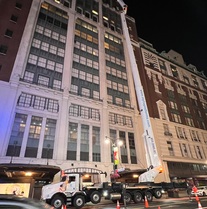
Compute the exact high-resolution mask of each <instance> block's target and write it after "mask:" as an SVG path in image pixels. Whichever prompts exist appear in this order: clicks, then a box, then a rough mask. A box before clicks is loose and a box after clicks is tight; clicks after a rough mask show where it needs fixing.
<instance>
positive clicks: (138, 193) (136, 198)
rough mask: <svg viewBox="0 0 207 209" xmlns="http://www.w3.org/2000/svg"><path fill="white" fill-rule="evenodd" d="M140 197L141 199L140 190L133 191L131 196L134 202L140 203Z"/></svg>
mask: <svg viewBox="0 0 207 209" xmlns="http://www.w3.org/2000/svg"><path fill="white" fill-rule="evenodd" d="M142 199H143V195H142V193H141V192H135V193H134V197H133V200H134V202H135V203H140V202H142Z"/></svg>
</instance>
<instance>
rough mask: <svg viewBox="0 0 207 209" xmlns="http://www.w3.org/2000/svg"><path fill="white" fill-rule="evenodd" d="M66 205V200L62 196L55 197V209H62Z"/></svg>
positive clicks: (53, 204) (53, 202)
mask: <svg viewBox="0 0 207 209" xmlns="http://www.w3.org/2000/svg"><path fill="white" fill-rule="evenodd" d="M64 204H65V201H64V198H63V197H62V196H60V195H55V196H54V197H53V198H52V200H51V205H52V206H54V208H55V209H61V207H62V205H64Z"/></svg>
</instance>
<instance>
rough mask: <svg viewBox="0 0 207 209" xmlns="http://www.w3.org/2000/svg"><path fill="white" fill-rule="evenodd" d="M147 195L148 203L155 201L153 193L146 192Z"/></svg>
mask: <svg viewBox="0 0 207 209" xmlns="http://www.w3.org/2000/svg"><path fill="white" fill-rule="evenodd" d="M145 195H146V197H147V201H148V202H152V200H153V195H152V193H151V192H150V191H146V192H145Z"/></svg>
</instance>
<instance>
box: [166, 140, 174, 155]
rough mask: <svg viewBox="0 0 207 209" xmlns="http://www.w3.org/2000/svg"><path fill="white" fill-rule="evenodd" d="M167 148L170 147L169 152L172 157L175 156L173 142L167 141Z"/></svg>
mask: <svg viewBox="0 0 207 209" xmlns="http://www.w3.org/2000/svg"><path fill="white" fill-rule="evenodd" d="M167 146H168V151H169V154H170V156H174V150H173V146H172V142H171V141H167Z"/></svg>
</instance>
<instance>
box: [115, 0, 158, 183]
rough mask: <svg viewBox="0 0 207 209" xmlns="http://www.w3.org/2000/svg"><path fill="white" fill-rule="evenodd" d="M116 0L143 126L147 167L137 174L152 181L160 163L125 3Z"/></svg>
mask: <svg viewBox="0 0 207 209" xmlns="http://www.w3.org/2000/svg"><path fill="white" fill-rule="evenodd" d="M117 2H118V3H119V4H120V6H121V7H122V9H123V11H122V12H121V21H122V30H123V33H124V37H125V39H126V45H127V50H128V53H129V54H128V55H129V58H130V64H131V69H132V75H133V80H134V85H135V91H136V95H137V99H138V104H139V108H140V113H141V117H142V123H143V128H144V133H143V139H144V146H145V151H146V160H147V164H148V169H147V171H146V172H144V173H142V174H141V175H140V176H139V182H154V179H155V177H156V176H157V175H158V174H159V173H160V172H162V165H161V162H160V159H159V157H158V152H157V148H156V144H155V140H154V134H153V130H152V126H151V122H150V117H149V113H148V108H147V104H146V100H145V95H144V91H143V87H142V84H141V80H140V76H139V71H138V66H137V63H136V59H135V55H134V51H133V48H132V44H131V40H130V36H129V31H128V27H127V23H126V17H125V14H126V12H127V5H126V4H125V3H124V2H123V1H122V0H117Z"/></svg>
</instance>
